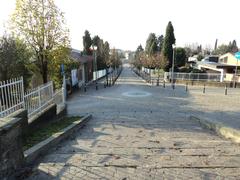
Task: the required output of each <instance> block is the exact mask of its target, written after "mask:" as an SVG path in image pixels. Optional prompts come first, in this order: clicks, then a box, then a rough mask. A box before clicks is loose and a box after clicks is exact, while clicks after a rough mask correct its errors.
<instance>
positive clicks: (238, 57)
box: [234, 52, 240, 88]
mask: <svg viewBox="0 0 240 180" xmlns="http://www.w3.org/2000/svg"><path fill="white" fill-rule="evenodd" d="M235 57H236V59H237V62H236V68H235V78H234V87H235V88H236V87H237V86H236V85H237V81H238V75H237V70H238V61H239V60H240V52H236V53H235Z"/></svg>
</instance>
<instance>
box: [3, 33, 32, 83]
mask: <svg viewBox="0 0 240 180" xmlns="http://www.w3.org/2000/svg"><path fill="white" fill-rule="evenodd" d="M31 57H32V52H31V51H30V50H29V49H28V48H27V46H26V44H24V42H23V41H21V40H19V39H14V38H13V37H8V36H3V37H2V38H1V39H0V81H5V80H8V79H11V78H16V77H20V76H23V80H24V85H25V87H28V86H29V83H30V80H31V77H32V71H31V65H30V58H31Z"/></svg>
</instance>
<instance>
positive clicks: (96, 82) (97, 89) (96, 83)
mask: <svg viewBox="0 0 240 180" xmlns="http://www.w3.org/2000/svg"><path fill="white" fill-rule="evenodd" d="M97 90H98V84H97V82H96V91H97Z"/></svg>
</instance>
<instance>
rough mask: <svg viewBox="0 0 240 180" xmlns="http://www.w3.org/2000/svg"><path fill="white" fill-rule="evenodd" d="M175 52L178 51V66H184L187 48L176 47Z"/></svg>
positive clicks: (176, 59)
mask: <svg viewBox="0 0 240 180" xmlns="http://www.w3.org/2000/svg"><path fill="white" fill-rule="evenodd" d="M175 53H176V58H175V63H176V67H181V66H184V65H185V63H186V59H187V56H186V51H185V49H184V48H181V47H178V48H176V50H175Z"/></svg>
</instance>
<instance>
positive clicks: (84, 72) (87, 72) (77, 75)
mask: <svg viewBox="0 0 240 180" xmlns="http://www.w3.org/2000/svg"><path fill="white" fill-rule="evenodd" d="M70 55H71V58H72V59H73V60H74V61H77V62H80V66H79V68H78V69H74V70H72V78H71V79H72V85H76V83H77V84H78V86H82V85H83V84H84V83H88V82H90V81H92V80H93V56H85V55H82V53H81V51H79V50H76V49H71V54H70Z"/></svg>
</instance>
